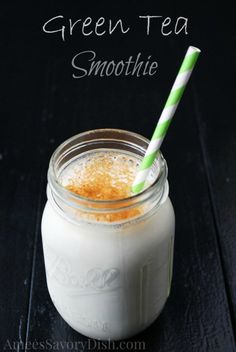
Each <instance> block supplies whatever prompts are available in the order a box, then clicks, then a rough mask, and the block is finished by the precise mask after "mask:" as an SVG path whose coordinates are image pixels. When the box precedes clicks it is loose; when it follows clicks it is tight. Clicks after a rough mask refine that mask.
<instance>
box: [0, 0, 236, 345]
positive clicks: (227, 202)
mask: <svg viewBox="0 0 236 352" xmlns="http://www.w3.org/2000/svg"><path fill="white" fill-rule="evenodd" d="M231 11H232V10H231V9H230V8H229V6H228V4H227V6H226V5H225V7H224V4H223V5H221V7H218V5H217V4H216V3H215V2H210V1H208V2H204V4H203V3H200V4H199V2H198V3H196V4H193V3H191V4H183V2H179V1H178V2H177V1H176V2H175V1H170V0H169V1H166V2H165V4H162V5H161V4H160V5H157V3H154V4H151V2H147V3H146V4H145V5H143V4H142V5H141V2H136V1H130V8H127V4H126V5H124V6H122V4H121V3H119V4H118V3H117V2H115V4H112V5H110V6H108V5H107V4H106V6H105V3H104V5H103V4H101V3H100V2H99V3H98V4H96V3H91V4H87V5H85V4H84V3H82V2H81V3H78V2H73V1H71V3H70V4H69V3H68V2H67V5H65V4H63V3H62V2H60V1H48V2H45V3H44V4H39V3H37V4H36V3H34V4H32V3H28V4H27V2H23V3H20V2H12V1H9V2H8V3H7V4H6V3H4V4H1V24H2V31H1V41H0V47H1V65H0V77H1V96H0V121H1V124H0V282H1V290H0V351H2V350H4V347H5V350H7V348H9V346H10V345H11V346H13V343H14V342H15V343H17V342H18V343H19V342H21V343H22V346H23V345H24V346H23V347H24V349H25V350H26V347H27V346H26V343H27V342H28V343H30V342H33V341H38V342H40V341H41V342H44V343H45V341H47V340H48V341H49V342H56V341H80V342H84V343H86V342H88V340H87V338H85V337H84V336H82V335H80V334H78V333H76V332H75V331H74V330H73V329H71V328H70V327H69V326H68V325H67V324H66V323H65V322H64V321H63V320H62V318H61V317H60V316H59V315H58V313H57V312H56V310H55V308H54V307H53V304H52V302H51V300H50V297H49V294H48V292H47V288H46V282H45V271H44V263H43V254H42V244H41V233H40V221H41V215H42V210H43V207H44V204H45V202H46V194H45V188H46V172H47V166H48V161H49V158H50V155H51V153H52V152H53V150H54V149H55V147H56V146H57V145H58V144H60V143H61V142H62V141H63V140H65V139H66V138H68V137H69V136H71V135H74V134H76V133H79V132H81V131H84V130H88V129H92V128H101V127H114V128H124V129H129V130H133V131H136V132H139V133H141V134H143V135H145V136H146V137H150V136H151V134H152V130H153V128H154V125H155V122H156V119H157V116H158V114H159V113H160V112H161V109H162V107H163V104H164V101H165V99H166V96H167V94H168V91H169V89H170V87H171V84H172V83H173V79H174V77H175V74H176V72H177V69H178V66H179V63H180V62H181V59H182V57H183V53H184V52H185V50H186V48H187V46H188V45H189V44H192V45H196V46H199V47H200V48H201V49H202V54H201V58H200V59H199V63H198V66H197V68H196V70H195V72H194V75H193V77H192V78H191V82H190V85H189V87H188V89H187V91H186V93H185V95H184V97H183V100H182V102H181V104H180V107H179V109H178V111H177V113H176V117H175V120H174V122H173V124H172V126H171V128H170V131H169V133H168V138H167V139H166V141H165V143H164V146H163V153H164V155H165V157H166V159H167V162H168V166H169V182H170V196H171V199H172V201H173V204H174V207H175V211H176V221H177V223H176V242H175V257H174V275H173V283H172V291H171V296H170V298H169V300H168V302H167V304H166V307H165V309H164V311H163V313H162V314H161V316H160V317H159V318H158V320H157V321H156V322H155V323H154V324H153V325H152V326H151V327H150V328H149V329H147V330H146V331H145V332H143V333H142V334H140V335H138V336H136V337H135V338H134V339H132V340H131V341H133V342H134V341H144V342H145V350H146V351H150V352H151V351H178V352H185V351H186V352H188V351H194V352H195V351H196V352H198V351H203V352H204V351H208V352H209V351H210V352H211V351H213V352H215V351H221V352H233V351H235V350H236V348H235V334H236V328H235V326H236V255H235V254H236V204H235V203H236V164H235V155H236V133H235V131H236V116H235V88H234V86H235V83H234V82H235V78H236V77H235V73H236V72H235V71H236V69H235V66H234V64H235V58H236V43H235V42H236V40H235V38H236V30H235V28H234V27H235V26H234V21H233V20H231V19H230V13H231ZM58 14H62V15H64V16H65V17H66V18H69V17H72V18H80V17H86V16H89V15H90V16H93V17H95V18H97V17H99V16H105V17H107V18H109V17H114V18H117V17H122V18H126V19H127V21H128V22H129V23H131V25H133V26H134V28H135V23H136V21H135V18H136V17H137V16H138V15H143V14H144V15H145V14H155V15H159V14H161V15H165V16H173V18H175V17H176V16H180V15H184V16H186V17H189V21H190V25H189V34H188V36H179V37H175V36H170V37H168V38H167V37H166V38H165V37H162V36H161V35H160V33H159V32H154V31H153V33H152V34H151V35H150V36H149V37H146V36H144V35H143V34H142V32H141V31H140V29H139V28H135V30H134V31H133V32H132V33H131V34H129V35H127V36H124V37H122V38H121V37H120V36H119V35H114V36H112V37H108V36H106V37H104V38H102V39H99V40H98V38H95V37H91V38H90V37H89V38H82V36H81V35H80V34H78V35H74V36H73V37H72V38H70V39H69V40H67V41H66V42H65V43H62V41H60V40H59V38H58V37H57V36H47V35H46V34H44V33H43V32H42V25H43V23H44V22H45V21H46V20H47V19H49V18H50V17H53V16H56V15H58ZM88 49H93V50H95V51H96V53H97V55H98V56H100V57H101V58H103V59H110V60H112V59H116V58H117V59H118V58H119V59H125V58H127V57H128V56H129V55H136V54H137V53H138V52H142V53H143V55H144V56H148V55H149V54H152V55H154V56H156V57H157V59H158V61H159V65H160V69H159V73H158V75H157V76H155V78H154V77H149V78H147V77H146V78H136V79H135V78H134V77H126V78H125V77H123V76H121V77H118V78H117V77H115V78H114V77H109V78H103V79H101V78H100V79H99V78H96V77H91V78H84V79H80V80H75V79H73V78H72V77H71V75H72V69H71V65H70V61H71V58H72V56H73V55H75V54H76V53H77V52H79V51H82V50H88ZM9 344H10V345H9ZM116 347H117V349H118V350H119V346H118V345H116ZM24 349H23V350H24ZM28 350H33V348H29V349H28ZM57 350H60V351H65V350H69V349H68V348H66V347H63V346H61V347H59V348H58V349H57ZM74 350H75V349H74ZM83 350H84V351H87V350H89V348H88V345H87V346H86V347H85V348H84V349H83ZM94 350H97V351H98V348H95V349H94ZM106 350H109V348H108V347H107V349H106Z"/></svg>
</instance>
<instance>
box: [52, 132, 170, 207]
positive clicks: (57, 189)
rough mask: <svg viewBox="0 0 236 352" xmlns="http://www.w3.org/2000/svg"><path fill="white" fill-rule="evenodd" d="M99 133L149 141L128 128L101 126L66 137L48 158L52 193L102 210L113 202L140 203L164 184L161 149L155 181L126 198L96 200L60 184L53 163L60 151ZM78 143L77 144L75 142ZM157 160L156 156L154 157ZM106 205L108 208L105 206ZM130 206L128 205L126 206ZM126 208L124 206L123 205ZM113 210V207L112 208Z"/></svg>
mask: <svg viewBox="0 0 236 352" xmlns="http://www.w3.org/2000/svg"><path fill="white" fill-rule="evenodd" d="M97 133H98V134H99V133H101V134H102V133H104V134H105V135H106V134H109V133H117V135H119V134H127V135H129V136H132V137H134V138H135V139H137V140H139V141H141V142H143V143H144V144H146V146H148V144H149V143H150V141H149V140H148V139H147V138H146V137H144V136H142V135H141V134H138V133H135V132H131V131H128V130H124V129H115V128H102V129H93V130H88V131H85V132H82V133H79V134H76V135H74V136H72V137H70V138H68V139H66V140H65V141H64V142H62V143H61V144H60V145H59V146H58V147H57V148H56V149H55V151H54V152H53V154H52V156H51V158H50V162H49V169H48V183H49V185H50V188H51V189H52V191H53V193H56V194H57V196H59V198H61V199H62V198H63V199H64V198H65V197H68V196H69V197H70V203H71V204H73V200H74V201H75V202H78V201H80V202H82V203H83V202H85V203H88V202H89V203H90V204H92V205H95V206H99V208H100V207H101V208H102V210H103V211H104V210H107V209H109V208H110V207H109V206H112V205H115V204H119V205H120V206H121V207H122V205H123V204H125V203H127V202H129V201H132V205H134V204H137V203H142V202H143V201H146V200H147V199H149V197H150V196H151V195H152V194H153V193H154V192H155V190H156V189H158V188H159V187H161V186H163V185H165V181H166V179H167V172H168V171H167V164H166V161H165V159H164V157H163V155H162V153H161V151H159V155H158V157H159V158H160V159H161V161H162V165H163V167H162V169H161V172H159V174H158V175H157V177H156V178H155V181H154V182H153V183H152V184H150V185H149V186H148V187H146V188H145V189H143V190H142V191H141V192H140V193H137V194H133V195H131V196H129V197H126V198H121V199H115V200H98V199H91V198H87V197H84V196H81V195H79V194H76V193H74V192H72V191H70V190H69V189H67V188H65V187H64V186H62V184H61V183H60V182H59V180H58V176H57V174H56V170H55V164H56V161H57V159H58V157H59V154H60V152H61V151H62V150H63V149H65V150H69V149H68V147H69V146H70V145H73V143H74V142H75V141H76V140H77V139H78V138H81V139H84V140H85V141H86V137H87V136H89V135H93V134H97ZM101 139H102V140H105V139H107V140H111V139H112V138H111V137H110V138H104V137H103V138H101ZM89 140H90V141H91V142H93V141H99V138H97V137H96V138H95V139H92V138H91V137H90V138H89V139H88V141H89ZM120 141H123V142H124V141H125V140H124V139H120ZM77 145H79V144H77ZM144 154H145V149H144V148H143V155H144ZM155 160H157V157H156V159H155ZM106 206H108V208H107V207H106ZM128 207H130V205H129V206H128ZM125 208H126V207H125ZM119 209H120V208H119ZM113 210H114V209H113Z"/></svg>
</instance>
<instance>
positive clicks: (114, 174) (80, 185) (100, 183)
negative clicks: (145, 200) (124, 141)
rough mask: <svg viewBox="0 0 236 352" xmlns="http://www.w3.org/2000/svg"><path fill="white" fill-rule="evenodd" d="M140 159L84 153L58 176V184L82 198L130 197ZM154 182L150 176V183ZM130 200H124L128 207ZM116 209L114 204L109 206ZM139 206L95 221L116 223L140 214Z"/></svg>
mask: <svg viewBox="0 0 236 352" xmlns="http://www.w3.org/2000/svg"><path fill="white" fill-rule="evenodd" d="M139 164H140V160H139V159H137V157H134V156H133V155H132V154H128V153H124V152H122V151H117V150H116V151H115V150H114V151H111V150H109V151H106V150H103V151H97V152H94V151H93V152H87V153H84V155H82V156H80V157H79V158H77V159H75V160H74V161H73V162H72V163H70V164H69V165H68V166H67V167H66V169H64V170H63V172H62V173H61V176H60V182H61V184H62V185H63V186H64V187H65V188H66V189H68V190H69V191H71V192H73V193H75V194H78V195H80V196H82V197H84V198H87V199H91V200H100V201H111V200H112V201H114V200H121V199H126V198H129V197H131V196H132V192H131V186H132V183H133V181H134V178H135V175H136V173H137V170H138V167H139ZM153 181H154V175H153V174H152V173H151V174H150V179H149V183H152V182H153ZM129 202H131V201H128V200H127V205H129V204H132V203H129ZM110 207H115V205H114V204H113V205H110ZM142 211H143V210H142V208H141V207H138V208H137V207H135V208H132V209H126V210H121V211H119V212H116V213H109V214H96V221H119V220H123V219H127V218H131V217H134V216H138V215H140V214H141V213H142Z"/></svg>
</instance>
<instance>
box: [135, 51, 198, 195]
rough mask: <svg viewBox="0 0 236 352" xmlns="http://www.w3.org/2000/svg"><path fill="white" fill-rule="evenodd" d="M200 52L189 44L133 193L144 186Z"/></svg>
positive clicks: (139, 171)
mask: <svg viewBox="0 0 236 352" xmlns="http://www.w3.org/2000/svg"><path fill="white" fill-rule="evenodd" d="M200 52H201V50H199V49H198V48H195V47H194V46H190V47H189V48H188V50H187V52H186V55H185V57H184V60H183V62H182V65H181V67H180V70H179V73H178V75H177V77H176V79H175V82H174V84H173V87H172V89H171V91H170V94H169V96H168V99H167V102H166V104H165V107H164V109H163V111H162V114H161V116H160V119H159V121H158V123H157V126H156V129H155V131H154V134H153V136H152V139H151V141H150V143H149V146H148V148H147V151H146V153H145V156H144V158H143V160H142V162H141V164H140V166H139V170H138V173H137V175H136V177H135V180H134V183H133V185H132V192H133V193H139V192H141V191H142V189H143V188H144V186H145V182H146V180H147V177H148V174H149V171H150V169H151V167H152V164H153V162H154V160H155V159H156V157H157V155H158V150H159V149H160V146H161V144H162V142H163V139H164V138H165V135H166V132H167V130H168V128H169V126H170V123H171V120H172V118H173V116H174V113H175V111H176V109H177V106H178V104H179V102H180V99H181V97H182V95H183V92H184V90H185V87H186V85H187V83H188V80H189V78H190V76H191V73H192V70H193V68H194V66H195V64H196V62H197V59H198V56H199V54H200Z"/></svg>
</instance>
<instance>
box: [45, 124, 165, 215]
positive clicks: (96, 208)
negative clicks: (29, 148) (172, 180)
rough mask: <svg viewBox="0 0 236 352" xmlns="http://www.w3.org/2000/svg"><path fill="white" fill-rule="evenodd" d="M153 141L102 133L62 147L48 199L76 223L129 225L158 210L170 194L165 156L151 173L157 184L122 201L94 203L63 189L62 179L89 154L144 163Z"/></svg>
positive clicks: (84, 135) (52, 166)
mask: <svg viewBox="0 0 236 352" xmlns="http://www.w3.org/2000/svg"><path fill="white" fill-rule="evenodd" d="M148 144H149V140H148V139H146V138H144V137H143V136H141V135H138V134H136V133H133V132H129V131H125V130H118V129H98V130H92V131H88V132H84V133H81V134H78V135H76V136H74V137H72V138H70V139H68V140H66V141H65V142H64V143H62V144H61V145H60V146H59V147H58V148H57V149H56V150H55V152H54V153H53V155H52V157H51V160H50V164H49V170H48V199H49V202H50V203H51V204H52V205H53V206H54V208H55V209H56V210H57V211H59V212H60V213H61V214H62V215H63V216H65V217H67V218H70V219H73V221H81V219H82V220H84V221H89V222H98V221H99V222H126V221H127V220H131V219H133V218H136V217H140V216H142V215H144V214H145V213H147V212H149V211H150V210H151V209H153V208H154V207H156V206H158V205H159V204H160V203H161V202H162V201H163V197H164V196H165V197H166V196H168V194H166V188H165V185H166V180H167V164H166V162H165V159H164V158H163V156H162V154H161V153H159V155H158V158H157V159H156V160H155V162H154V163H153V166H152V169H151V170H150V172H152V173H153V175H155V177H154V182H153V183H152V184H151V185H150V186H149V187H147V188H146V189H145V190H144V191H142V192H141V193H139V194H137V195H132V196H131V197H128V198H125V199H119V200H108V201H106V200H92V199H89V198H85V197H82V196H80V195H78V194H75V193H73V192H71V191H70V190H68V189H66V188H65V187H63V186H62V184H61V182H60V180H59V179H60V175H61V174H62V172H63V170H64V169H65V168H66V167H68V165H69V164H70V163H71V162H73V161H74V160H76V159H77V158H78V157H80V156H82V155H83V154H85V153H87V152H89V151H99V150H104V149H105V150H113V151H114V150H116V151H117V152H121V153H125V152H126V153H129V154H132V155H133V156H134V157H135V158H138V159H142V158H143V156H144V155H145V151H146V149H147V146H148Z"/></svg>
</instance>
